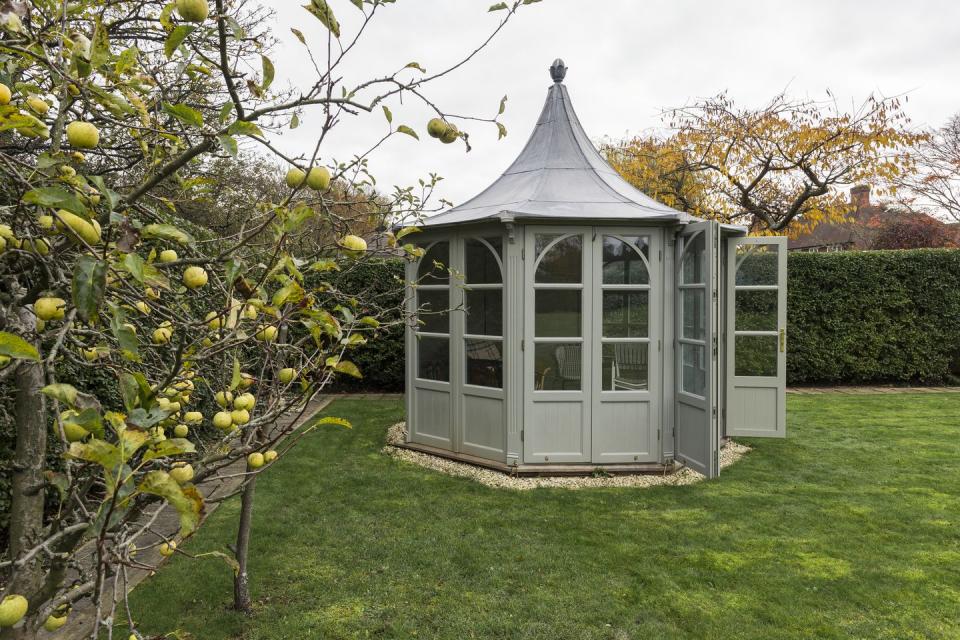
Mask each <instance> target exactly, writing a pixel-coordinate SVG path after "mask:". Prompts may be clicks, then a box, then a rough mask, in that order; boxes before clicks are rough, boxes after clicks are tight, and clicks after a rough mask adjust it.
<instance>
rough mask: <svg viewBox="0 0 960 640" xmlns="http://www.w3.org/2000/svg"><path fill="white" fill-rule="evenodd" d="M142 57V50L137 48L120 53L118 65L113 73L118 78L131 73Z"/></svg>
mask: <svg viewBox="0 0 960 640" xmlns="http://www.w3.org/2000/svg"><path fill="white" fill-rule="evenodd" d="M139 57H140V50H139V49H138V48H136V47H128V48H126V49H124V50H123V51H121V52H120V55H119V56H118V57H117V64H116V65H114V67H113V72H114V73H116V74H117V75H118V76H119V75H123V74H125V73H126V72H128V71H130V70H131V69H133V68H134V66H136V64H137V59H138V58H139Z"/></svg>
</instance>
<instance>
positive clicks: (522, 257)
mask: <svg viewBox="0 0 960 640" xmlns="http://www.w3.org/2000/svg"><path fill="white" fill-rule="evenodd" d="M526 253H527V252H526V250H524V249H520V259H521V260H526Z"/></svg>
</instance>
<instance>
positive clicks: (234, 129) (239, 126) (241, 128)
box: [227, 120, 264, 138]
mask: <svg viewBox="0 0 960 640" xmlns="http://www.w3.org/2000/svg"><path fill="white" fill-rule="evenodd" d="M227 133H229V134H231V135H241V136H257V137H258V138H263V137H264V135H263V131H261V130H260V127H258V126H257V125H255V124H253V123H252V122H247V121H246V120H237V121H236V122H234V123H233V124H231V125H230V127H229V128H228V129H227Z"/></svg>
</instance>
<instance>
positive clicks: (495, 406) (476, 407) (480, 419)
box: [462, 395, 507, 461]
mask: <svg viewBox="0 0 960 640" xmlns="http://www.w3.org/2000/svg"><path fill="white" fill-rule="evenodd" d="M506 427H507V425H506V423H505V422H504V406H503V400H500V399H497V398H486V397H479V396H472V395H464V396H463V446H462V451H464V452H465V453H470V454H473V455H475V456H480V457H482V458H490V459H491V460H499V461H503V460H504V457H505V455H504V454H505V452H504V443H505V442H506V438H507V433H506Z"/></svg>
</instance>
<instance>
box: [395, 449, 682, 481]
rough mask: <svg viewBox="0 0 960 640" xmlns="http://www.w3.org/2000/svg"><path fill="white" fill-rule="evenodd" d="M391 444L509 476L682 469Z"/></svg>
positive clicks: (660, 472)
mask: <svg viewBox="0 0 960 640" xmlns="http://www.w3.org/2000/svg"><path fill="white" fill-rule="evenodd" d="M390 444H391V445H392V446H394V447H399V448H401V449H410V450H411V451H419V452H421V453H428V454H430V455H432V456H437V457H440V458H446V459H448V460H456V461H458V462H466V463H468V464H473V465H476V466H478V467H483V468H485V469H493V470H494V471H500V472H502V473H506V474H509V475H512V476H523V477H536V476H541V477H542V476H592V475H595V474H601V475H602V474H609V475H668V474H671V473H675V472H677V471H679V470H680V469H682V468H683V465H679V464H676V463H675V462H671V463H669V464H658V463H649V462H648V463H629V464H590V463H583V464H578V463H567V464H519V465H507V464H504V463H502V462H497V461H496V460H488V459H486V458H481V457H479V456H472V455H470V454H468V453H455V452H453V451H447V450H446V449H439V448H437V447H431V446H429V445H425V444H418V443H415V442H392V443H390Z"/></svg>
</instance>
